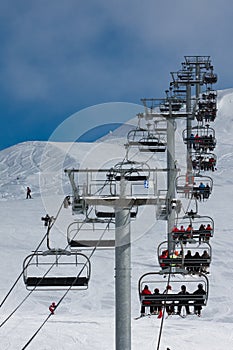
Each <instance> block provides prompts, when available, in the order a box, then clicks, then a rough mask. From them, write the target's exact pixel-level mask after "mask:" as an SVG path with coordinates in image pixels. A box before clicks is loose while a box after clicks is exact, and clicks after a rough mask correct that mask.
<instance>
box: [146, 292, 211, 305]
mask: <svg viewBox="0 0 233 350" xmlns="http://www.w3.org/2000/svg"><path fill="white" fill-rule="evenodd" d="M169 301H172V302H177V303H178V302H182V305H189V306H190V305H205V304H206V302H207V295H202V294H145V295H141V304H142V305H144V306H158V302H161V303H166V302H169Z"/></svg>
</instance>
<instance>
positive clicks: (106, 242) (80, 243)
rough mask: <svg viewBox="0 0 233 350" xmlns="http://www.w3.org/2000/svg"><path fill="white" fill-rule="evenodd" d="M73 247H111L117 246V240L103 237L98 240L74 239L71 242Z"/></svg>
mask: <svg viewBox="0 0 233 350" xmlns="http://www.w3.org/2000/svg"><path fill="white" fill-rule="evenodd" d="M69 244H70V246H71V247H73V248H74V247H77V248H91V247H98V248H102V247H105V248H110V247H115V240H114V239H101V240H100V241H98V240H72V241H70V242H69Z"/></svg>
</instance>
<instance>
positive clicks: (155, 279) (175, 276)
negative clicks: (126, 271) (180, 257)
mask: <svg viewBox="0 0 233 350" xmlns="http://www.w3.org/2000/svg"><path fill="white" fill-rule="evenodd" d="M146 285H147V286H148V288H149V289H150V291H151V292H152V293H153V291H154V290H155V289H156V288H157V289H158V290H159V294H142V291H143V289H144V287H145V286H146ZM168 285H169V286H170V287H171V293H169V294H168V293H167V286H168ZM182 285H185V286H186V290H187V291H188V292H189V293H190V294H185V295H184V294H178V293H179V292H180V291H181V286H182ZM198 285H201V286H202V288H203V291H204V292H203V294H193V292H194V291H196V290H197V288H198ZM138 294H139V300H140V303H141V306H145V307H153V306H158V303H160V305H162V306H164V307H165V306H166V304H167V302H173V303H174V307H177V306H178V304H179V302H181V303H182V305H188V306H192V307H194V306H198V305H199V306H206V305H207V300H208V295H209V281H208V278H207V276H206V275H204V274H202V273H200V274H199V275H195V276H192V275H190V274H181V273H179V272H170V271H169V272H164V271H159V272H148V273H145V274H144V275H142V276H141V277H140V279H139V281H138Z"/></svg>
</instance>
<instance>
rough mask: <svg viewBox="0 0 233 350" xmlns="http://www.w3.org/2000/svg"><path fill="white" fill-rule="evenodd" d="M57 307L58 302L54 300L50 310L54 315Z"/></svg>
mask: <svg viewBox="0 0 233 350" xmlns="http://www.w3.org/2000/svg"><path fill="white" fill-rule="evenodd" d="M55 309H56V304H55V303H54V302H53V303H52V304H51V305H50V307H49V311H50V312H51V314H52V315H54V310H55Z"/></svg>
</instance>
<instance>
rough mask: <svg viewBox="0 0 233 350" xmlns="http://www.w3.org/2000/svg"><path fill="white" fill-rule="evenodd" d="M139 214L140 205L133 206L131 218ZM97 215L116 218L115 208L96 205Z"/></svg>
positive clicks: (98, 216) (100, 217)
mask: <svg viewBox="0 0 233 350" xmlns="http://www.w3.org/2000/svg"><path fill="white" fill-rule="evenodd" d="M137 214H138V207H137V206H133V207H132V208H131V209H130V218H131V219H135V218H136V217H137ZM95 215H96V217H97V218H98V219H115V210H114V209H111V210H110V208H108V209H106V208H101V207H100V206H98V207H97V206H96V207H95Z"/></svg>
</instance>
